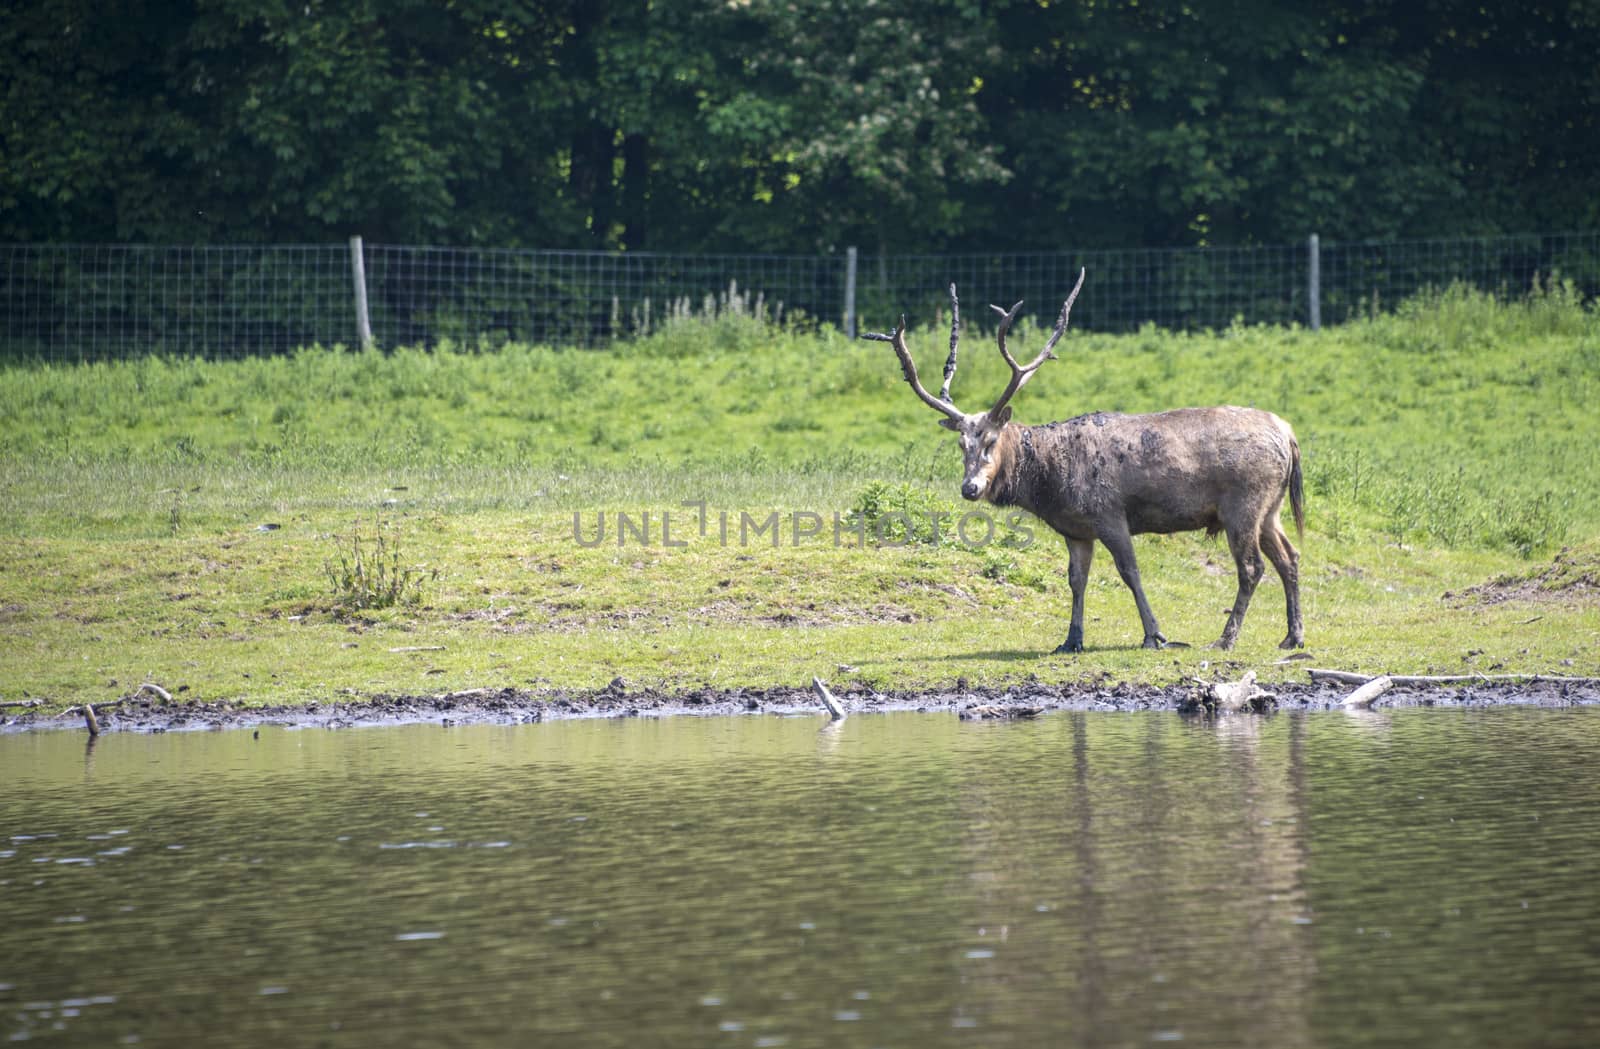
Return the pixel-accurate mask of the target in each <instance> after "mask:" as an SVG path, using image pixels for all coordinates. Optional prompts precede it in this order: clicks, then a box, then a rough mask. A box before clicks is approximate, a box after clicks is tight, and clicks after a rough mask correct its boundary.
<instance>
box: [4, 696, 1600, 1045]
mask: <svg viewBox="0 0 1600 1049" xmlns="http://www.w3.org/2000/svg"><path fill="white" fill-rule="evenodd" d="M819 724H820V722H819V721H818V720H815V719H775V718H763V717H747V718H732V719H704V720H700V719H690V718H679V719H675V720H669V721H648V720H643V721H640V720H634V721H581V722H566V723H556V724H547V725H528V726H517V727H487V726H484V727H474V728H449V729H446V728H441V727H439V726H432V725H425V726H412V727H406V728H383V729H363V730H349V731H339V732H329V731H322V730H307V731H287V730H278V729H263V730H262V731H261V733H260V738H259V739H256V738H253V737H252V736H251V734H250V733H249V732H224V733H211V734H172V735H164V736H134V735H120V734H113V735H109V736H106V737H103V738H102V739H101V740H100V741H99V742H98V745H97V746H95V747H94V748H92V749H90V750H88V751H87V752H86V750H85V740H84V737H83V736H81V735H78V734H72V733H65V732H51V733H39V734H30V735H20V736H9V737H0V1038H11V1039H15V1040H30V1039H35V1038H37V1039H48V1040H49V1042H50V1044H93V1045H114V1044H119V1043H122V1044H134V1043H143V1044H147V1045H208V1046H222V1045H249V1046H261V1045H272V1046H279V1047H282V1046H320V1045H359V1046H370V1045H446V1046H447V1045H472V1046H494V1045H508V1046H509V1045H517V1046H521V1045H541V1046H545V1045H550V1046H561V1045H583V1046H607V1045H635V1044H647V1045H682V1046H730V1047H733V1046H739V1047H755V1046H793V1047H800V1046H841V1047H849V1046H863V1047H866V1046H919V1047H921V1046H930V1047H937V1046H1006V1045H1015V1046H1043V1045H1051V1046H1101V1045H1104V1046H1112V1045H1145V1044H1151V1043H1169V1042H1170V1043H1182V1044H1189V1045H1208V1046H1209V1045H1217V1046H1223V1045H1226V1046H1237V1045H1250V1046H1283V1047H1292V1046H1355V1045H1396V1046H1400V1045H1405V1046H1414V1045H1449V1046H1460V1047H1473V1046H1483V1047H1499V1046H1506V1045H1515V1044H1539V1045H1546V1046H1559V1045H1573V1046H1579V1045H1594V1044H1600V990H1596V988H1600V879H1597V874H1600V761H1597V760H1596V758H1597V755H1600V710H1591V709H1582V710H1530V709H1498V710H1480V711H1425V710H1410V711H1397V712H1394V713H1392V714H1388V715H1384V714H1373V715H1365V716H1346V715H1341V714H1337V713H1335V714H1316V715H1297V716H1287V715H1285V716H1278V717H1274V718H1268V719H1256V718H1249V717H1238V718H1232V719H1227V720H1225V721H1223V722H1221V723H1220V724H1215V725H1213V724H1207V723H1203V722H1199V721H1190V720H1185V719H1182V718H1179V717H1177V716H1174V715H1171V714H1110V715H1108V714H1078V715H1070V714H1062V715H1056V716H1051V717H1046V718H1043V719H1040V720H1039V721H1037V722H1031V723H1007V724H973V723H960V722H958V721H956V720H955V719H954V718H952V717H949V716H933V715H914V714H904V715H886V716H875V717H857V718H852V719H850V720H849V721H846V722H844V723H843V724H842V725H840V726H838V727H837V728H836V729H830V730H824V731H821V732H819V731H818V726H819Z"/></svg>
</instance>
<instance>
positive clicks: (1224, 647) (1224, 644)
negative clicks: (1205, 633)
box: [1206, 637, 1233, 652]
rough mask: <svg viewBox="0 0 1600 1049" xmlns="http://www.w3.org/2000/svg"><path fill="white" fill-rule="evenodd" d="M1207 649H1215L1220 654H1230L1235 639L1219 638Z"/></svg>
mask: <svg viewBox="0 0 1600 1049" xmlns="http://www.w3.org/2000/svg"><path fill="white" fill-rule="evenodd" d="M1206 647H1207V648H1214V649H1216V650H1217V651H1218V652H1228V651H1231V650H1232V649H1233V638H1231V637H1219V638H1217V639H1216V640H1215V641H1213V642H1211V644H1209V645H1207V646H1206Z"/></svg>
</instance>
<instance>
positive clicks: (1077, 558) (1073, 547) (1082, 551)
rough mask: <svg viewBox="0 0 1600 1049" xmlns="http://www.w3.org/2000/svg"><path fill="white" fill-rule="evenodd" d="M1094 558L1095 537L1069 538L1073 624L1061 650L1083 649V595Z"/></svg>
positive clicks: (1068, 579)
mask: <svg viewBox="0 0 1600 1049" xmlns="http://www.w3.org/2000/svg"><path fill="white" fill-rule="evenodd" d="M1092 560H1094V540H1093V539H1068V540H1067V584H1068V585H1069V586H1070V587H1072V625H1071V626H1070V627H1068V628H1067V639H1066V640H1065V641H1063V642H1062V643H1061V647H1059V648H1057V649H1056V651H1057V652H1058V653H1059V652H1082V651H1083V597H1084V591H1085V590H1086V589H1087V588H1088V585H1089V562H1090V561H1092Z"/></svg>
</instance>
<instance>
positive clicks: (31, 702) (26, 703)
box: [0, 699, 44, 710]
mask: <svg viewBox="0 0 1600 1049" xmlns="http://www.w3.org/2000/svg"><path fill="white" fill-rule="evenodd" d="M42 706H44V700H42V699H0V710H3V709H5V708H7V707H42Z"/></svg>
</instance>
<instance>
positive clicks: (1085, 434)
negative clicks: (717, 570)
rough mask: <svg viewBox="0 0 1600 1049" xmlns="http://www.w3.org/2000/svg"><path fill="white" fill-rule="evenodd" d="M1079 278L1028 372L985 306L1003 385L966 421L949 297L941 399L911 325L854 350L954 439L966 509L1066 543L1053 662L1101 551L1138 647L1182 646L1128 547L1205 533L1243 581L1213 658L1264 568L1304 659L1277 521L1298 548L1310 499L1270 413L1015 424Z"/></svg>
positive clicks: (1060, 331) (1005, 325) (1073, 646)
mask: <svg viewBox="0 0 1600 1049" xmlns="http://www.w3.org/2000/svg"><path fill="white" fill-rule="evenodd" d="M1086 275H1087V271H1086V270H1080V271H1079V273H1078V282H1077V284H1076V285H1074V287H1073V289H1072V293H1071V294H1070V295H1069V296H1068V297H1067V300H1066V303H1065V304H1064V305H1063V306H1062V307H1061V313H1060V316H1059V317H1058V318H1057V320H1056V325H1055V330H1054V331H1052V332H1051V334H1050V337H1049V339H1047V340H1046V341H1045V344H1044V348H1043V349H1041V350H1040V351H1039V353H1038V354H1037V355H1036V356H1035V357H1034V358H1033V360H1032V361H1030V362H1029V363H1028V364H1026V365H1021V364H1018V363H1017V361H1016V358H1014V357H1013V356H1012V355H1011V352H1010V350H1008V349H1007V348H1006V336H1007V334H1008V333H1009V332H1010V330H1011V327H1012V325H1013V323H1015V321H1016V319H1017V316H1018V314H1019V313H1020V312H1021V310H1022V303H1021V302H1018V303H1017V304H1016V305H1015V306H1013V307H1011V309H1009V310H1006V309H1001V308H1000V307H999V306H990V307H989V308H990V309H992V310H993V311H994V312H995V313H997V314H999V318H1000V319H999V330H998V334H997V336H996V338H997V341H998V343H999V348H1000V356H1001V357H1002V358H1003V359H1004V360H1005V362H1006V364H1007V365H1008V366H1009V367H1010V369H1011V379H1010V381H1008V382H1007V383H1006V388H1005V389H1004V390H1003V391H1001V393H1000V397H999V398H998V399H997V400H996V401H995V402H994V404H992V405H991V406H990V407H989V409H988V410H987V411H983V412H978V413H975V414H973V413H968V412H963V411H962V410H961V409H959V408H957V407H956V406H955V403H954V402H953V401H952V400H951V398H950V383H951V381H952V380H953V379H954V377H955V372H956V351H957V342H958V340H959V337H960V330H961V314H960V303H959V300H958V299H957V297H956V287H955V285H954V284H951V285H950V307H951V310H950V312H951V318H950V355H949V357H948V358H947V359H946V361H945V367H944V386H943V388H942V389H941V390H940V391H939V395H938V396H937V397H935V396H934V395H933V394H931V393H929V392H928V391H927V390H926V389H924V388H923V385H922V382H921V380H920V379H918V378H917V367H916V364H915V362H914V361H913V360H912V357H911V351H910V350H909V349H908V348H907V346H906V318H905V315H904V314H902V315H901V317H900V326H899V327H898V328H895V329H893V330H892V331H889V332H866V333H863V334H862V338H865V339H871V340H874V341H877V342H887V343H889V344H890V346H891V347H893V349H894V352H895V355H896V356H897V357H898V358H899V359H900V368H901V370H902V371H903V372H904V374H905V380H906V382H907V383H909V384H910V385H911V389H912V391H913V392H914V393H915V394H916V395H917V396H918V397H919V398H920V399H921V400H922V401H923V402H924V403H925V404H927V405H928V407H930V408H932V409H934V410H935V411H937V412H939V413H940V414H941V415H943V416H944V418H942V419H940V420H939V425H940V426H943V427H944V428H945V429H947V430H953V431H955V432H956V434H957V435H958V437H959V440H960V446H961V455H962V459H963V466H964V471H965V475H964V477H963V479H962V482H961V495H962V498H964V499H967V500H969V501H977V500H987V501H988V502H989V503H992V504H993V505H995V506H1001V507H1018V508H1020V509H1022V510H1025V511H1027V512H1028V513H1031V514H1033V515H1034V516H1035V517H1037V518H1039V519H1040V520H1041V521H1043V522H1044V523H1045V524H1047V525H1049V526H1050V528H1051V529H1053V530H1054V531H1056V532H1057V533H1059V534H1060V535H1061V536H1062V537H1063V538H1064V539H1065V540H1066V542H1067V582H1068V585H1069V587H1070V588H1071V590H1072V619H1071V623H1070V625H1069V627H1068V629H1067V637H1066V640H1065V641H1063V642H1062V643H1061V644H1060V645H1059V646H1058V647H1057V648H1056V649H1055V653H1058V654H1059V653H1073V652H1082V651H1084V641H1083V612H1084V590H1085V588H1086V587H1087V585H1088V580H1089V565H1090V562H1091V560H1092V559H1093V557H1094V544H1095V542H1096V541H1098V542H1099V543H1100V544H1101V545H1102V546H1104V547H1105V548H1106V549H1107V550H1108V551H1110V553H1111V560H1112V562H1113V563H1114V564H1115V565H1116V568H1117V573H1118V574H1119V575H1120V576H1121V577H1122V581H1123V583H1125V584H1127V587H1128V589H1129V590H1131V591H1132V592H1133V601H1134V604H1135V605H1136V606H1138V609H1139V620H1140V623H1141V624H1142V626H1143V627H1144V642H1143V647H1145V648H1153V649H1159V648H1165V647H1168V646H1173V647H1188V646H1187V645H1184V644H1183V643H1182V642H1175V641H1169V640H1168V639H1167V638H1166V637H1165V636H1164V635H1163V634H1162V633H1161V628H1160V626H1159V625H1158V624H1157V622H1156V617H1155V613H1154V612H1152V611H1151V610H1150V602H1149V601H1148V600H1146V598H1145V594H1144V586H1143V585H1142V583H1141V582H1140V578H1139V563H1138V560H1137V559H1136V558H1135V557H1134V549H1133V537H1134V536H1135V535H1142V534H1147V533H1155V534H1162V535H1167V534H1172V533H1176V532H1190V531H1198V530H1200V529H1205V531H1206V534H1207V535H1208V536H1213V537H1214V536H1215V535H1216V534H1217V533H1219V532H1222V533H1226V535H1227V538H1228V549H1229V550H1230V552H1231V553H1232V554H1233V561H1234V565H1235V567H1236V569H1237V571H1238V579H1239V589H1238V593H1237V594H1236V595H1235V597H1234V600H1233V608H1232V610H1231V611H1230V612H1229V613H1228V621H1227V623H1226V624H1225V625H1224V626H1223V628H1222V636H1221V637H1220V638H1218V639H1217V640H1216V642H1214V643H1213V645H1212V647H1213V648H1219V649H1224V650H1226V649H1231V648H1232V647H1233V646H1234V643H1235V642H1236V641H1237V640H1238V636H1239V628H1240V626H1241V625H1242V624H1243V623H1244V617H1245V612H1246V611H1247V610H1248V609H1249V607H1250V599H1251V597H1252V596H1253V595H1254V594H1255V590H1256V584H1257V583H1259V582H1260V580H1261V576H1262V573H1263V572H1264V571H1265V566H1264V565H1263V564H1262V555H1263V553H1264V554H1265V555H1266V558H1267V560H1270V561H1271V562H1272V566H1273V568H1275V569H1277V572H1278V576H1279V578H1281V579H1282V580H1283V589H1284V595H1285V600H1286V603H1287V605H1288V621H1289V631H1288V634H1287V636H1285V637H1284V639H1283V641H1282V642H1281V643H1280V644H1279V646H1278V647H1280V648H1285V649H1293V648H1303V647H1305V626H1304V624H1303V623H1302V621H1301V617H1300V553H1299V551H1297V550H1296V549H1295V547H1294V544H1292V543H1291V542H1289V537H1288V535H1286V534H1285V533H1284V530H1283V525H1282V523H1281V521H1280V520H1279V512H1280V510H1281V509H1282V506H1283V499H1284V495H1285V494H1287V495H1288V497H1289V501H1290V505H1291V507H1292V509H1293V511H1294V523H1295V530H1296V534H1297V535H1298V536H1299V537H1300V540H1301V541H1302V542H1304V541H1305V494H1304V484H1303V480H1302V477H1301V470H1300V444H1299V442H1298V441H1297V440H1296V439H1295V435H1294V430H1293V429H1291V428H1290V426H1289V424H1288V423H1287V422H1285V421H1284V420H1283V419H1280V418H1279V417H1278V416H1276V415H1274V414H1273V413H1271V412H1269V411H1264V410H1261V409H1258V408H1238V407H1233V406H1231V405H1224V406H1220V407H1214V408H1177V409H1174V410H1171V411H1164V412H1155V413H1152V414H1146V415H1123V414H1118V413H1113V412H1092V413H1090V414H1087V415H1080V416H1078V417H1077V418H1074V419H1067V420H1065V421H1062V422H1053V423H1046V424H1044V425H1042V426H1023V425H1021V424H1019V423H1016V422H1013V421H1012V419H1011V399H1012V398H1013V397H1015V396H1016V394H1017V392H1018V391H1019V390H1021V389H1022V388H1023V387H1024V386H1026V385H1027V384H1028V381H1029V380H1031V379H1032V378H1033V376H1034V373H1035V372H1037V371H1038V370H1039V368H1040V367H1041V366H1042V365H1043V364H1044V363H1045V362H1046V361H1051V360H1057V359H1058V358H1057V357H1056V355H1055V348H1056V345H1057V343H1059V342H1060V341H1061V337H1062V336H1063V335H1064V334H1065V333H1066V330H1067V322H1068V318H1069V317H1070V316H1071V313H1072V304H1073V303H1074V302H1076V301H1077V298H1078V293H1079V292H1080V291H1081V290H1082V289H1083V281H1084V277H1085V276H1086Z"/></svg>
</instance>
